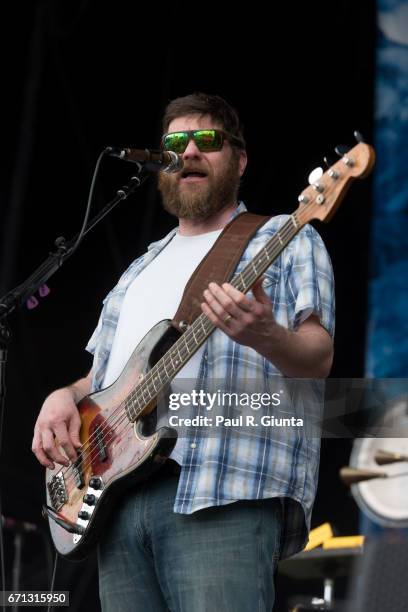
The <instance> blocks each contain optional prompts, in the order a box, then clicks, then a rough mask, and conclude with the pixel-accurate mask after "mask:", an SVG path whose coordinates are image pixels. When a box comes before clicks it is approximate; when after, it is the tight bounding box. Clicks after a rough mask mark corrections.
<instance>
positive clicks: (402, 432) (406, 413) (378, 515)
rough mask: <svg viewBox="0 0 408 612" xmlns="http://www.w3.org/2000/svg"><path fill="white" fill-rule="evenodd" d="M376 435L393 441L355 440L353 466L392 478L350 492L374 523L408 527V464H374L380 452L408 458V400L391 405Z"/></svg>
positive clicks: (381, 419) (376, 429) (356, 486)
mask: <svg viewBox="0 0 408 612" xmlns="http://www.w3.org/2000/svg"><path fill="white" fill-rule="evenodd" d="M374 431H378V435H387V436H390V437H387V438H383V437H378V438H377V437H372V438H359V439H357V440H355V442H354V445H353V450H352V453H351V457H350V466H351V467H353V468H357V469H363V470H365V469H366V470H373V471H380V472H386V473H387V474H388V475H389V478H379V479H375V480H368V481H365V482H360V483H358V484H353V485H352V486H351V492H352V494H353V497H354V499H355V501H356V503H357V505H358V506H359V508H360V510H361V511H362V512H363V513H364V514H366V515H367V516H368V517H369V518H370V519H371V520H372V521H374V522H375V523H377V524H379V525H381V526H383V527H393V528H403V527H408V461H405V462H404V461H403V462H397V463H390V464H388V465H381V466H379V465H378V464H377V463H376V461H375V455H376V453H377V452H378V451H388V452H391V453H401V454H403V455H408V398H406V397H404V398H402V399H398V400H394V401H393V402H390V403H389V404H388V405H387V408H386V411H385V415H384V416H383V417H381V418H380V419H379V420H378V428H377V427H376V428H375V430H374ZM376 435H377V434H376ZM399 474H401V476H399ZM404 474H405V475H404Z"/></svg>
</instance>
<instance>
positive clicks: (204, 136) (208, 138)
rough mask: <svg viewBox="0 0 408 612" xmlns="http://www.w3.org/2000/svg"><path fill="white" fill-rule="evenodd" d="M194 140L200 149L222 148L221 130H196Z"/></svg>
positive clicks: (217, 149) (213, 149)
mask: <svg viewBox="0 0 408 612" xmlns="http://www.w3.org/2000/svg"><path fill="white" fill-rule="evenodd" d="M194 142H195V143H196V145H197V147H198V148H199V149H200V151H219V150H220V149H221V148H222V132H219V131H218V130H196V131H195V132H194Z"/></svg>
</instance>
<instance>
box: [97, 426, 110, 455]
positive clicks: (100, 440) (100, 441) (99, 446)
mask: <svg viewBox="0 0 408 612" xmlns="http://www.w3.org/2000/svg"><path fill="white" fill-rule="evenodd" d="M94 435H95V437H96V440H95V447H96V450H97V452H98V456H99V459H100V460H101V461H106V459H107V458H108V453H107V451H106V446H105V443H104V440H103V438H104V434H103V430H102V428H100V427H98V429H96V430H95V434H94Z"/></svg>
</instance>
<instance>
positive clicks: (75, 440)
mask: <svg viewBox="0 0 408 612" xmlns="http://www.w3.org/2000/svg"><path fill="white" fill-rule="evenodd" d="M80 429H81V419H80V418H79V413H77V414H76V415H75V417H73V418H72V419H71V421H70V424H69V429H68V432H69V437H70V438H71V442H72V444H73V446H74V447H75V448H76V449H77V448H80V447H81V446H82V442H81V438H80V437H79V432H80Z"/></svg>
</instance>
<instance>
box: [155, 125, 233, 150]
mask: <svg viewBox="0 0 408 612" xmlns="http://www.w3.org/2000/svg"><path fill="white" fill-rule="evenodd" d="M191 139H193V140H194V142H195V144H196V146H197V148H198V150H199V151H201V152H202V153H210V152H212V151H221V149H222V147H223V145H224V140H229V141H231V142H232V143H233V144H235V145H237V146H239V147H241V148H243V146H244V143H243V141H242V140H240V139H239V138H237V137H236V136H233V135H232V134H229V133H228V132H224V131H223V130H186V131H185V132H171V133H170V134H165V135H164V136H163V138H162V142H161V144H162V148H163V149H164V150H165V151H174V153H184V151H185V150H186V149H187V145H188V143H189V142H190V140H191Z"/></svg>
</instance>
